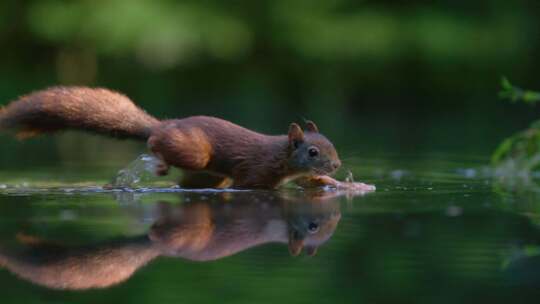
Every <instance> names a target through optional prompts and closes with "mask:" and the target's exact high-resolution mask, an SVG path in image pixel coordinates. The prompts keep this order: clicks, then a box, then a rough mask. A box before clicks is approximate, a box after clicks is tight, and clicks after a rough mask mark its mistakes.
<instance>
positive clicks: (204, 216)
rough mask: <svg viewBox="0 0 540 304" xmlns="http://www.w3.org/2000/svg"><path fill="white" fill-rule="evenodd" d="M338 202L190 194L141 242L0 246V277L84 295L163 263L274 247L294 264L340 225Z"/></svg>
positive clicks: (167, 207) (31, 241)
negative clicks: (282, 247)
mask: <svg viewBox="0 0 540 304" xmlns="http://www.w3.org/2000/svg"><path fill="white" fill-rule="evenodd" d="M229 194H230V193H229ZM328 194H330V195H328ZM334 194H335V193H319V194H317V193H316V194H315V195H314V196H311V194H307V197H306V196H303V197H302V198H299V199H296V198H287V197H282V196H276V195H274V194H272V193H270V194H268V196H267V197H265V198H263V200H262V201H258V202H257V200H256V199H261V197H260V196H253V195H252V194H251V193H235V194H234V195H232V197H229V198H224V197H219V198H216V200H214V201H208V200H205V201H201V200H198V199H197V195H196V194H192V195H189V196H188V197H189V198H190V200H192V201H191V202H189V203H183V204H170V203H165V202H162V203H159V204H157V207H158V209H159V210H158V214H157V218H156V219H155V222H154V224H153V225H152V227H151V228H150V230H149V231H148V233H146V234H144V235H138V236H132V237H124V238H121V239H115V240H109V241H104V242H101V243H94V244H85V245H82V246H69V245H63V244H60V243H54V242H51V241H45V240H41V239H39V238H37V237H34V236H29V235H25V234H19V235H18V236H17V237H18V240H19V241H20V242H21V243H22V244H23V245H25V246H24V247H23V248H18V250H17V248H10V249H8V248H4V247H2V246H1V244H0V270H1V269H2V268H5V269H7V270H9V271H10V272H12V273H14V274H16V275H17V276H18V277H19V278H21V279H24V280H27V281H30V282H33V283H35V284H38V285H42V286H46V287H49V288H53V289H71V290H81V289H91V288H106V287H109V286H112V285H116V284H119V283H121V282H124V281H125V280H127V279H128V278H130V277H131V276H132V275H133V274H134V273H135V272H136V271H137V270H138V269H140V268H141V267H143V266H144V265H146V264H148V263H149V262H150V261H152V260H154V259H156V258H158V257H160V256H170V257H177V258H182V259H187V260H190V261H198V262H204V261H213V260H218V259H221V258H225V257H228V256H231V255H234V254H236V253H239V252H242V251H244V250H247V249H249V248H253V247H256V246H260V245H263V244H269V243H285V244H288V247H289V252H290V254H291V255H293V256H297V255H299V254H300V253H301V251H302V249H305V250H306V253H307V255H310V256H313V255H315V254H316V252H317V248H318V247H319V246H321V245H323V244H325V243H326V242H327V241H328V240H329V239H330V238H331V237H332V235H333V233H334V231H335V230H336V227H337V225H338V223H339V221H340V219H341V212H340V204H339V200H337V199H336V198H337V197H338V196H339V195H335V196H334ZM321 195H322V196H321ZM224 201H227V203H226V204H224V203H223V202H224Z"/></svg>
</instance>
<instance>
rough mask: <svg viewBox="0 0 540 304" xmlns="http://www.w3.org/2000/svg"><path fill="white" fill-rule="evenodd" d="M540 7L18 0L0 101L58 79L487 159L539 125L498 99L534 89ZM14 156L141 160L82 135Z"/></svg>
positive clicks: (187, 107) (278, 126)
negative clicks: (506, 90) (503, 91)
mask: <svg viewBox="0 0 540 304" xmlns="http://www.w3.org/2000/svg"><path fill="white" fill-rule="evenodd" d="M539 11H540V10H539V9H538V7H537V4H535V3H533V2H530V1H499V0H491V1H475V2H470V1H437V2H433V1H421V0H415V1H407V2H406V3H405V2H396V1H384V0H383V1H352V0H331V1H307V0H296V1H286V0H273V1H256V2H253V1H210V0H204V1H172V0H155V1H150V0H130V1H127V0H111V1H84V0H83V1H59V0H44V1H14V0H7V1H2V3H0V45H2V48H0V66H1V69H0V104H6V103H7V102H9V101H10V100H13V99H15V98H16V97H17V96H20V95H22V94H25V93H27V92H29V91H33V90H37V89H42V88H45V87H47V86H51V85H56V84H77V85H90V86H104V87H108V88H111V89H115V90H119V91H121V92H124V93H126V94H127V95H128V96H130V97H131V98H133V99H134V100H135V101H136V102H137V103H139V104H140V105H142V106H143V107H144V108H146V109H147V110H148V111H149V112H150V113H153V114H155V115H157V116H158V117H161V118H171V117H182V116H187V115H192V114H207V115H217V116H220V117H224V118H226V119H230V120H233V121H235V122H237V123H240V124H242V125H245V126H248V127H250V128H253V129H256V130H259V131H263V132H268V133H282V132H285V130H286V129H287V126H288V124H289V123H290V122H291V121H295V120H296V121H298V120H300V117H307V118H310V119H313V120H315V121H316V122H318V124H319V125H320V128H321V129H322V130H323V131H324V133H326V134H327V135H328V136H329V137H330V138H332V140H334V141H335V142H336V144H337V145H338V147H339V148H340V150H341V151H353V152H354V153H355V154H360V155H380V154H381V153H398V154H424V153H429V152H434V151H435V152H442V151H446V152H448V153H460V154H467V155H482V156H487V155H489V154H490V152H491V151H492V150H493V149H494V148H495V147H496V146H497V143H498V142H499V141H500V140H501V138H504V137H506V136H509V135H510V134H512V132H513V131H514V130H519V129H524V128H525V127H526V126H527V122H528V121H530V120H532V118H533V117H535V115H537V113H535V112H538V110H537V109H530V108H528V107H526V106H511V105H506V104H503V103H500V102H499V101H497V98H496V92H497V90H498V88H497V79H498V78H499V77H500V75H503V74H504V75H507V76H508V77H509V78H510V79H512V80H513V81H515V82H516V83H519V84H520V85H523V86H524V87H528V86H529V84H533V83H534V79H535V78H536V74H537V73H536V71H537V70H538V66H539V65H540V62H539V60H540V59H539V58H540V57H539V56H535V54H536V53H537V52H538V50H539V46H540V42H539V41H538V39H533V38H532V37H538V35H539V33H538V32H539V31H540V28H539V27H538V26H536V25H537V20H538V17H540V16H539V14H540V12H539ZM530 86H532V85H530ZM2 145H3V146H4V147H5V149H2V150H0V166H3V167H10V166H13V165H14V164H18V163H19V164H20V160H21V159H25V160H26V161H27V162H31V163H32V162H34V163H33V164H34V165H35V164H36V163H37V164H41V163H42V162H46V163H47V164H49V163H54V164H66V163H72V162H81V161H82V162H89V161H91V162H93V163H96V162H115V163H116V162H121V163H126V162H127V159H133V158H134V156H135V155H137V154H138V153H140V152H141V151H144V145H142V144H141V145H137V144H133V145H132V144H127V143H120V144H117V143H115V142H113V141H108V140H104V139H98V138H93V137H90V136H82V135H80V134H76V135H73V134H71V135H70V134H67V135H62V136H59V137H56V138H54V139H50V138H48V139H38V140H32V141H28V142H26V143H24V144H21V143H19V142H16V141H14V140H12V139H10V138H8V137H2ZM29 151H30V152H29ZM34 151H40V153H39V157H38V155H36V153H34Z"/></svg>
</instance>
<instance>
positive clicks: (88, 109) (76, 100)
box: [0, 87, 160, 140]
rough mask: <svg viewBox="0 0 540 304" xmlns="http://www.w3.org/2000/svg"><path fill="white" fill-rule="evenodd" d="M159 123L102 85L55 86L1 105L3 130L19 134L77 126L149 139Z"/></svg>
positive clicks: (85, 129) (102, 132)
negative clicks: (4, 105)
mask: <svg viewBox="0 0 540 304" xmlns="http://www.w3.org/2000/svg"><path fill="white" fill-rule="evenodd" d="M159 123H160V122H159V120H157V119H156V118H154V117H152V116H150V115H148V114H146V112H144V111H143V110H142V109H140V108H139V107H137V106H136V105H135V104H134V103H133V102H132V101H131V100H130V99H129V98H128V97H126V96H124V95H122V94H120V93H116V92H113V91H109V90H107V89H100V88H95V89H94V88H87V87H53V88H50V89H46V90H43V91H38V92H34V93H31V94H29V95H26V96H23V97H21V98H19V99H18V100H16V101H14V102H12V103H10V104H9V105H7V106H6V107H5V108H2V109H0V130H16V131H17V132H18V133H17V137H19V138H27V137H32V136H35V135H38V134H41V133H52V132H56V131H61V130H65V129H76V130H83V131H90V132H94V133H99V134H104V135H109V136H113V137H117V138H135V139H143V140H145V139H147V138H148V137H149V136H150V133H151V130H152V128H153V127H155V126H156V125H158V124H159Z"/></svg>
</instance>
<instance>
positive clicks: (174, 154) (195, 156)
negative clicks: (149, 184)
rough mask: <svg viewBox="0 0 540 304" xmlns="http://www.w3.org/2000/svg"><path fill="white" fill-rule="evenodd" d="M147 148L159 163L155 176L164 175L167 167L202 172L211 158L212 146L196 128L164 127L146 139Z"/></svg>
mask: <svg viewBox="0 0 540 304" xmlns="http://www.w3.org/2000/svg"><path fill="white" fill-rule="evenodd" d="M148 147H149V149H150V150H151V151H152V153H154V155H156V156H157V157H158V158H159V159H160V160H161V161H162V164H161V165H159V166H158V168H157V169H158V170H157V174H158V175H166V174H167V172H168V168H169V166H174V167H177V168H180V169H184V170H191V171H199V170H204V169H205V168H206V166H207V165H208V163H209V162H210V158H211V151H212V145H211V144H210V142H209V141H208V139H207V138H206V135H205V133H204V132H203V131H202V130H200V129H197V128H192V129H187V130H184V129H182V130H181V129H179V128H176V127H174V126H173V127H165V128H163V129H160V130H156V131H155V132H154V134H153V135H152V136H151V137H150V138H149V139H148Z"/></svg>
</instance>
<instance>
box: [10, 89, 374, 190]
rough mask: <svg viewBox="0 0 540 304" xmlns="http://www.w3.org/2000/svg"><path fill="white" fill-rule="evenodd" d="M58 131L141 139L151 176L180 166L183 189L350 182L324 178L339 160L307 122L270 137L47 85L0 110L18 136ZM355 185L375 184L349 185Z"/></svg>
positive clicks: (103, 93)
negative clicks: (151, 160)
mask: <svg viewBox="0 0 540 304" xmlns="http://www.w3.org/2000/svg"><path fill="white" fill-rule="evenodd" d="M65 129H77V130H82V131H89V132H93V133H98V134H102V135H108V136H112V137H116V138H120V139H123V138H128V139H136V140H143V141H146V142H147V145H148V148H149V150H150V151H151V152H152V153H153V154H154V155H155V156H156V157H157V158H159V160H160V164H159V165H158V167H157V170H156V174H157V175H167V173H168V171H169V168H170V167H171V166H173V167H177V168H180V169H182V170H184V173H185V174H184V175H183V179H182V180H181V182H180V186H183V187H186V188H226V187H230V186H232V187H234V188H266V189H274V188H277V187H279V186H281V185H283V184H285V183H287V182H289V181H296V182H298V184H300V185H302V186H309V187H315V186H324V185H329V186H334V187H346V186H351V185H345V183H340V182H338V181H337V180H335V179H333V178H331V177H330V175H332V174H333V173H335V171H336V170H337V169H338V168H339V167H340V166H341V161H340V159H339V156H338V154H337V152H336V149H335V148H334V146H333V144H332V143H331V142H330V141H329V140H328V139H327V138H326V137H325V136H324V135H322V134H321V133H319V130H318V127H317V126H316V124H315V123H313V122H312V121H306V126H305V132H304V130H302V128H301V127H300V126H299V125H298V124H297V123H292V124H291V125H290V127H289V131H288V134H287V135H277V136H274V135H265V134H261V133H257V132H255V131H251V130H249V129H246V128H244V127H241V126H239V125H236V124H234V123H232V122H229V121H226V120H223V119H220V118H216V117H209V116H191V117H187V118H182V119H171V120H158V119H157V118H155V117H153V116H151V115H149V114H147V113H146V112H145V111H144V110H142V109H141V108H139V107H138V106H136V105H135V104H134V103H133V101H131V100H130V99H129V98H128V97H127V96H125V95H123V94H120V93H118V92H114V91H111V90H108V89H104V88H89V87H62V86H59V87H52V88H49V89H45V90H41V91H37V92H33V93H30V94H29V95H26V96H23V97H20V98H19V99H18V100H16V101H14V102H12V103H10V104H8V105H7V106H5V107H4V108H1V109H0V131H1V130H16V131H18V133H17V137H18V138H19V139H25V138H29V137H33V136H36V135H39V134H41V133H54V132H56V131H61V130H65ZM354 189H355V190H361V191H372V190H374V186H371V185H366V184H362V183H356V184H355V185H354Z"/></svg>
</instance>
